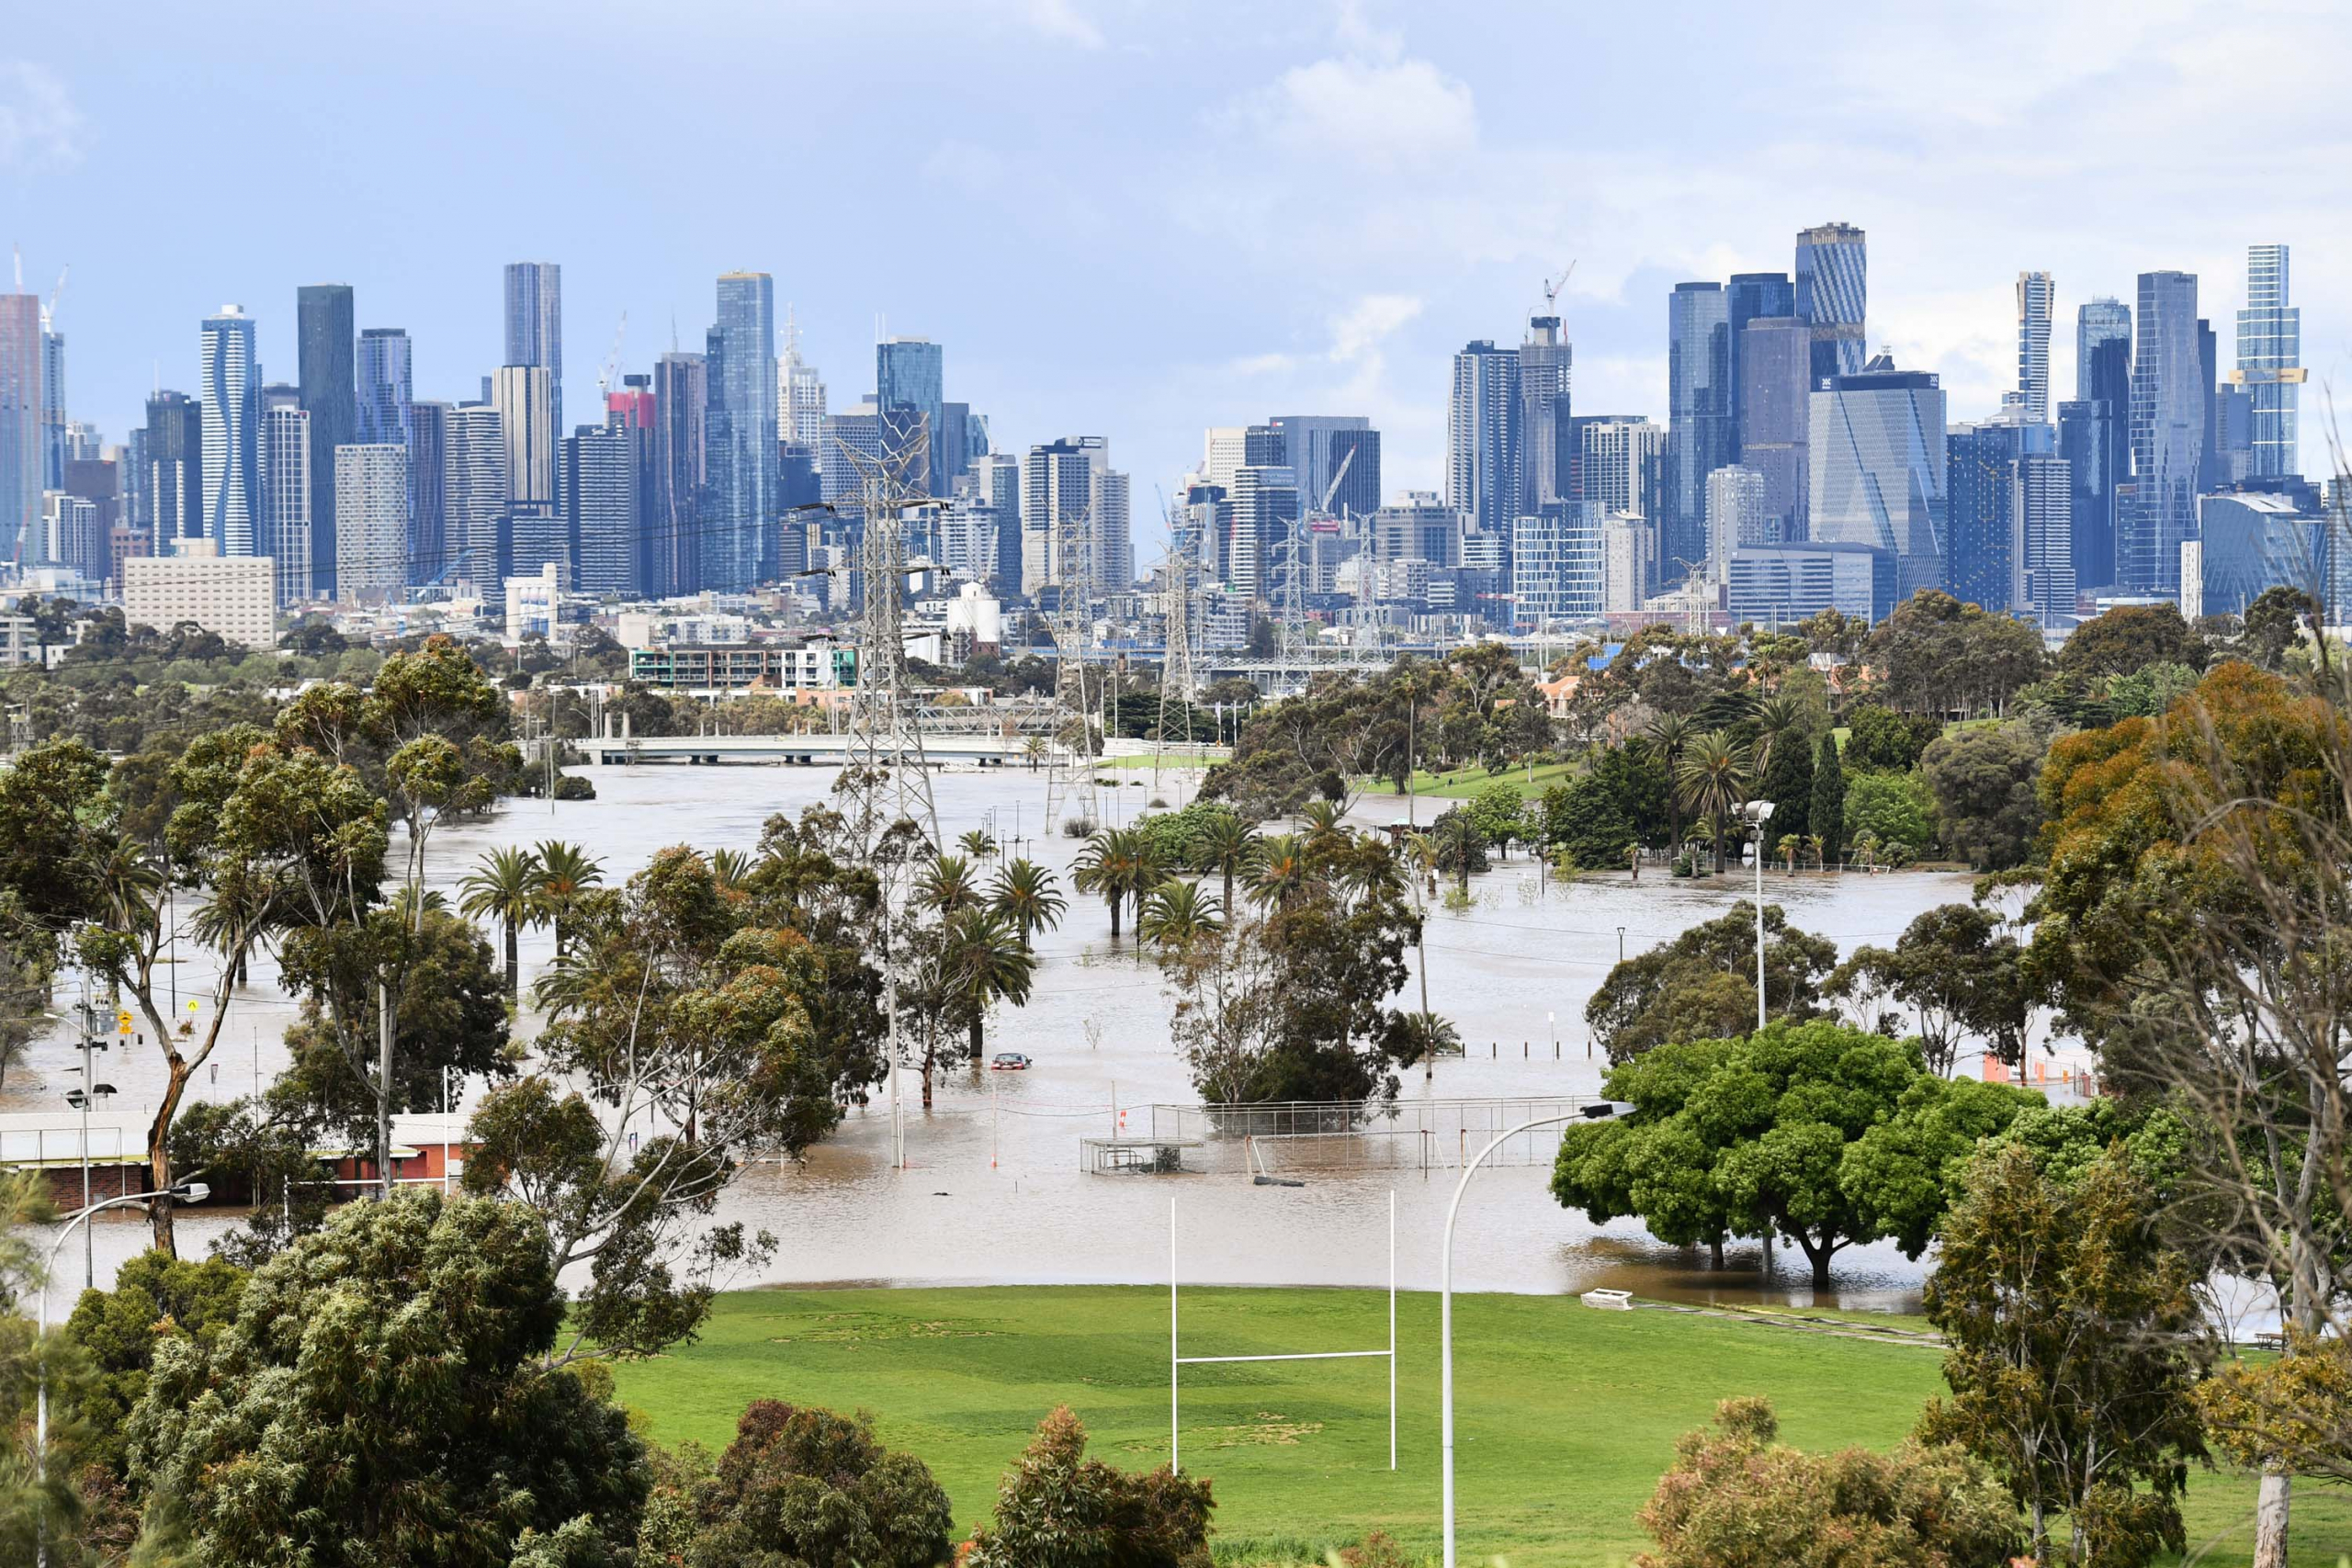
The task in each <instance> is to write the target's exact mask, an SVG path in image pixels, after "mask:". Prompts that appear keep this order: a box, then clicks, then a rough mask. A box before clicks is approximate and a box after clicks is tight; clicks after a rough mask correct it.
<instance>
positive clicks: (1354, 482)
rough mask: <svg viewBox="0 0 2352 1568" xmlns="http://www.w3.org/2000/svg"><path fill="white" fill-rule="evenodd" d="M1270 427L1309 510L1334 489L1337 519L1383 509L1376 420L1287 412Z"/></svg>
mask: <svg viewBox="0 0 2352 1568" xmlns="http://www.w3.org/2000/svg"><path fill="white" fill-rule="evenodd" d="M1564 373H1565V371H1564ZM1267 423H1268V424H1270V425H1271V426H1272V428H1273V430H1274V432H1275V433H1276V434H1278V435H1279V436H1280V437H1281V439H1282V454H1281V458H1280V460H1281V461H1283V462H1285V463H1288V464H1289V465H1290V466H1291V467H1292V468H1296V469H1297V470H1298V492H1299V496H1300V498H1301V500H1303V501H1304V502H1306V509H1307V510H1308V511H1309V512H1314V511H1315V510H1316V509H1317V508H1318V507H1321V506H1322V505H1323V494H1324V492H1325V491H1331V502H1330V508H1329V512H1330V515H1332V516H1334V517H1341V516H1345V517H1366V516H1370V515H1371V514H1372V513H1374V512H1376V511H1378V510H1379V508H1380V432H1378V431H1376V430H1374V429H1373V428H1372V421H1371V420H1369V419H1366V418H1364V417H1363V415H1361V414H1313V413H1285V414H1276V415H1275V416H1274V417H1273V418H1272V419H1271V420H1269V421H1267ZM1342 469H1344V470H1345V472H1344V473H1343V472H1342V471H1341V470H1342ZM1334 479H1337V480H1338V481H1339V489H1337V490H1336V491H1333V490H1331V485H1332V481H1333V480H1334Z"/></svg>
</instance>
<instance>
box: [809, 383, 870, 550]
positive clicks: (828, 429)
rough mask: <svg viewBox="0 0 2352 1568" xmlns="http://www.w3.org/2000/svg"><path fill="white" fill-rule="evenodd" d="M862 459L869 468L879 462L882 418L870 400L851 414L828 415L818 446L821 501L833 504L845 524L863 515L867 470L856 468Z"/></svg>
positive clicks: (861, 404)
mask: <svg viewBox="0 0 2352 1568" xmlns="http://www.w3.org/2000/svg"><path fill="white" fill-rule="evenodd" d="M861 458H864V459H865V460H866V461H867V463H868V464H869V465H871V464H873V463H878V462H880V461H881V459H882V416H881V415H880V414H879V413H877V412H875V405H874V403H873V400H871V399H868V400H865V401H864V402H861V403H859V404H858V406H857V409H856V411H855V412H851V413H829V414H827V415H826V416H825V425H824V438H823V439H822V440H821V441H820V442H819V443H818V444H817V477H818V483H819V486H820V489H821V490H822V491H823V495H822V499H824V500H826V501H829V502H832V503H833V504H834V506H835V508H836V509H837V511H838V513H839V517H840V520H841V521H842V523H844V524H846V523H848V522H849V521H850V520H851V519H853V518H854V519H861V520H862V519H863V518H864V517H865V476H866V471H867V470H866V469H865V468H860V467H859V466H858V464H859V459H861Z"/></svg>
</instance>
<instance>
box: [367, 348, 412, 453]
mask: <svg viewBox="0 0 2352 1568" xmlns="http://www.w3.org/2000/svg"><path fill="white" fill-rule="evenodd" d="M408 347H409V345H408V332H407V329H405V328H403V327H369V328H368V329H367V330H366V331H365V332H363V333H360V334H359V434H357V435H356V436H355V437H354V438H353V439H354V440H355V441H356V442H357V443H358V444H360V445H362V446H407V445H408V405H409V400H410V387H409V362H408V358H409V356H408Z"/></svg>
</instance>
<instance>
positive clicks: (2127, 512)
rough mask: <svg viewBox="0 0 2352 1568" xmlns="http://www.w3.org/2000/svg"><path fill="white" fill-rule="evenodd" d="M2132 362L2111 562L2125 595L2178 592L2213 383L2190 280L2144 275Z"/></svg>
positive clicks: (2182, 275) (2193, 522)
mask: <svg viewBox="0 0 2352 1568" xmlns="http://www.w3.org/2000/svg"><path fill="white" fill-rule="evenodd" d="M2135 314H2136V318H2137V320H2136V323H2135V324H2136V325H2137V328H2138V339H2137V342H2136V343H2135V344H2134V345H2133V352H2132V356H2131V502H2130V504H2129V505H2127V506H2126V507H2124V508H2123V509H2122V511H2123V514H2122V516H2121V517H2120V519H2119V520H2118V527H2117V533H2118V537H2117V541H2116V551H2117V555H2118V559H2117V562H2116V566H2117V570H2118V575H2119V576H2120V580H2121V583H2122V586H2123V587H2124V588H2125V589H2126V590H2128V591H2129V592H2133V593H2142V594H2162V595H2166V596H2169V595H2172V594H2175V593H2177V592H2178V591H2179V588H2180V546H2181V542H2182V541H2183V540H2185V539H2189V538H2194V537H2195V536H2196V529H2197V491H2198V481H2199V478H2200V477H2201V476H2202V475H2203V473H2204V469H2205V436H2206V432H2207V429H2208V427H2209V425H2210V424H2211V409H2210V408H2209V407H2208V404H2209V403H2210V402H2211V399H2212V393H2213V383H2212V379H2211V377H2210V376H2209V375H2208V374H2207V373H2206V367H2205V358H2206V355H2205V354H2204V352H2203V349H2202V346H2201V344H2199V333H2198V328H2199V321H2198V315H2197V278H2196V276H2195V275H2194V274H2192V273H2186V272H2143V273H2142V274H2141V275H2140V304H2139V310H2137V312H2136V313H2135Z"/></svg>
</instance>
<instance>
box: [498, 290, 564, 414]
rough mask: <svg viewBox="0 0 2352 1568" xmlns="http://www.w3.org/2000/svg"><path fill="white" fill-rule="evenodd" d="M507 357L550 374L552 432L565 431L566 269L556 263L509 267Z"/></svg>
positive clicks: (511, 362) (509, 359) (549, 390)
mask: <svg viewBox="0 0 2352 1568" xmlns="http://www.w3.org/2000/svg"><path fill="white" fill-rule="evenodd" d="M505 305H506V310H505V315H506V358H505V360H504V361H503V363H505V364H508V365H535V366H537V367H539V368H540V369H542V370H545V371H546V372H547V373H548V419H549V421H550V422H551V423H550V424H549V426H548V428H549V429H550V431H555V430H561V429H562V428H563V268H562V267H561V266H560V265H558V264H556V263H554V262H508V263H507V264H506V291H505Z"/></svg>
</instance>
